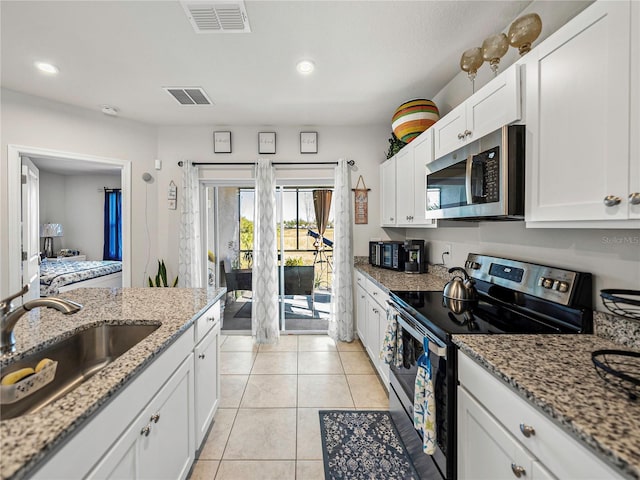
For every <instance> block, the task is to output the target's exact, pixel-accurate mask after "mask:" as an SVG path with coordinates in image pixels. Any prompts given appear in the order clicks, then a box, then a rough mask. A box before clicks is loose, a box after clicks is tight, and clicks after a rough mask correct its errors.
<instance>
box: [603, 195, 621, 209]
mask: <svg viewBox="0 0 640 480" xmlns="http://www.w3.org/2000/svg"><path fill="white" fill-rule="evenodd" d="M603 201H604V204H605V205H606V206H607V207H615V206H616V205H619V204H620V202H621V201H622V200H621V199H620V197H616V196H615V195H607V196H606V197H604V200H603Z"/></svg>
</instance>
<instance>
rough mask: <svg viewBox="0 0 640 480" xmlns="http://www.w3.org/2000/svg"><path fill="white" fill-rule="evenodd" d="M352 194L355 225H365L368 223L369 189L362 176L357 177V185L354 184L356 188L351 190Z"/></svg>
mask: <svg viewBox="0 0 640 480" xmlns="http://www.w3.org/2000/svg"><path fill="white" fill-rule="evenodd" d="M351 190H352V191H353V192H354V196H355V209H354V216H355V224H356V225H365V224H367V223H369V198H368V197H369V191H370V190H371V189H370V188H367V186H366V185H365V183H364V178H362V175H360V176H359V177H358V183H356V188H352V189H351Z"/></svg>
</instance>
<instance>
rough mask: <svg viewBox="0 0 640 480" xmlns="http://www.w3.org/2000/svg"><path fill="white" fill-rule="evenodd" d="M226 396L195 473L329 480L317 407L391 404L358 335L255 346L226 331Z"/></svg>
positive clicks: (197, 477)
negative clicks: (345, 339) (342, 340)
mask: <svg viewBox="0 0 640 480" xmlns="http://www.w3.org/2000/svg"><path fill="white" fill-rule="evenodd" d="M220 357H221V358H220V372H221V381H220V389H221V399H220V408H219V409H218V412H217V413H216V416H215V418H214V423H213V426H212V428H211V430H210V431H209V435H208V437H207V439H206V440H205V444H204V446H203V447H202V450H201V451H200V455H199V457H198V459H197V461H196V463H195V465H194V467H193V470H192V473H191V480H213V479H216V480H231V479H232V480H244V479H247V480H254V479H260V480H269V479H277V480H294V479H295V480H315V479H318V480H323V479H324V469H323V463H322V443H321V440H320V423H319V418H318V410H322V409H341V408H344V409H350V410H353V409H360V410H378V409H380V410H386V409H387V408H388V397H387V393H386V391H385V389H384V387H382V385H381V384H380V381H379V379H378V377H377V375H376V374H375V372H374V369H373V366H372V365H371V363H370V362H369V358H368V356H367V354H366V352H364V350H363V347H362V344H361V343H360V342H359V341H355V342H353V343H340V342H339V343H338V344H336V342H334V341H333V340H331V339H330V338H329V337H328V336H326V335H300V336H298V335H286V336H282V337H280V342H279V343H278V344H277V345H261V346H259V347H258V346H256V345H254V343H253V339H252V338H251V337H250V336H235V335H234V336H227V337H223V339H222V345H221V353H220Z"/></svg>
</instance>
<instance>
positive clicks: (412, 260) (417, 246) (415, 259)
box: [404, 240, 427, 273]
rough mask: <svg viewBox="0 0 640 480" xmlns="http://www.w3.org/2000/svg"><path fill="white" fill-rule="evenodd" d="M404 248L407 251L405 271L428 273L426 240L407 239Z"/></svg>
mask: <svg viewBox="0 0 640 480" xmlns="http://www.w3.org/2000/svg"><path fill="white" fill-rule="evenodd" d="M404 250H405V253H406V259H405V262H404V271H405V272H406V273H426V271H427V262H426V258H425V251H424V240H405V241H404Z"/></svg>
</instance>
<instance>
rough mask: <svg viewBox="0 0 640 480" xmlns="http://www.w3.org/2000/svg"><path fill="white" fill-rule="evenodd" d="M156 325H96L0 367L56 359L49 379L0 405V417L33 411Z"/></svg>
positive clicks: (81, 379) (62, 393) (90, 373)
mask: <svg viewBox="0 0 640 480" xmlns="http://www.w3.org/2000/svg"><path fill="white" fill-rule="evenodd" d="M159 326H160V325H99V326H96V327H91V328H88V329H87V330H83V331H81V332H78V333H76V334H74V335H72V336H71V337H69V338H65V339H64V340H61V341H60V342H58V343H55V344H53V345H50V346H48V347H46V348H44V349H43V350H40V351H38V352H37V353H34V354H32V355H29V356H27V357H25V358H23V359H21V360H19V361H17V362H15V363H12V364H11V365H10V366H8V367H7V368H4V369H3V370H2V375H3V376H4V375H6V374H8V373H11V372H13V371H16V370H19V369H21V368H25V367H32V368H33V367H35V366H36V364H37V363H38V362H39V361H40V360H42V359H43V358H50V359H51V360H54V361H57V362H58V366H57V369H56V373H55V378H54V379H53V381H52V382H51V383H49V384H47V385H45V386H44V387H42V388H41V389H40V390H37V391H35V392H33V393H31V394H30V395H28V396H26V397H24V398H22V399H21V400H18V401H17V402H15V403H10V404H6V405H2V406H0V420H6V419H9V418H14V417H18V416H20V415H25V414H28V413H34V412H37V411H38V410H40V409H41V408H43V407H44V406H46V405H48V404H50V403H51V402H53V401H55V400H57V399H59V398H60V397H62V396H64V395H66V394H67V393H69V392H70V391H71V390H73V389H74V388H76V387H77V386H78V385H80V384H81V383H83V382H84V381H86V380H87V379H89V378H91V377H92V376H93V375H95V374H96V373H98V372H99V371H100V370H102V369H103V368H104V367H106V366H107V365H109V364H110V363H111V362H113V361H114V360H115V359H116V358H118V357H119V356H120V355H122V354H123V353H125V352H126V351H127V350H129V349H130V348H131V347H133V346H134V345H136V344H137V343H138V342H140V341H142V340H144V339H145V338H146V337H147V336H149V335H150V334H151V333H152V332H153V331H155V330H156V329H157V328H158V327H159Z"/></svg>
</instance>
